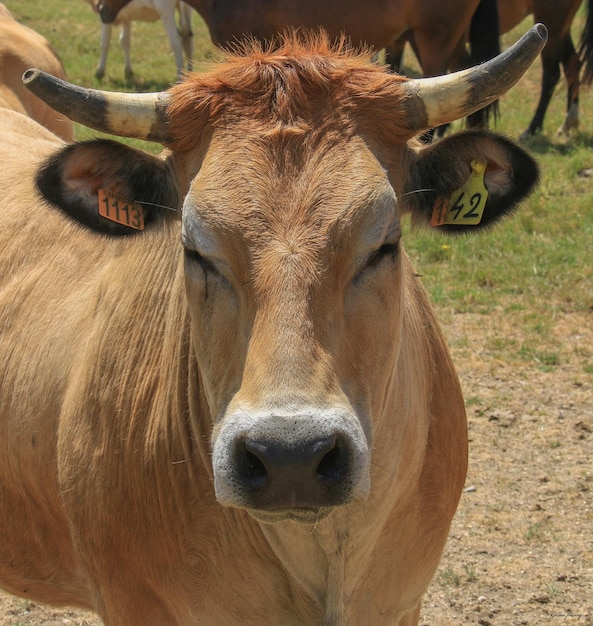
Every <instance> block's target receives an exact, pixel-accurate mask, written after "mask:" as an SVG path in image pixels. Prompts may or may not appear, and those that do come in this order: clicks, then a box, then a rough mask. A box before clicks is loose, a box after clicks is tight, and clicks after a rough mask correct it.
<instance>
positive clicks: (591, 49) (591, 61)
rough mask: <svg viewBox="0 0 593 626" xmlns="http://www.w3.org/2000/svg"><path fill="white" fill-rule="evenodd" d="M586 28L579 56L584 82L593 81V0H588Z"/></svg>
mask: <svg viewBox="0 0 593 626" xmlns="http://www.w3.org/2000/svg"><path fill="white" fill-rule="evenodd" d="M586 5H587V6H586V7H585V12H586V14H587V16H586V18H585V28H584V29H583V33H582V34H581V41H580V42H579V57H580V58H581V61H582V62H583V83H584V84H585V85H590V84H591V83H592V82H593V0H587V3H586Z"/></svg>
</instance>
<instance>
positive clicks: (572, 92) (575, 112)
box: [557, 34, 582, 135]
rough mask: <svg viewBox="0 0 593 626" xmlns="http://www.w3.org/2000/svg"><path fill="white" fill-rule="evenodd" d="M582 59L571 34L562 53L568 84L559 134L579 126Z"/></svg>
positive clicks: (567, 132) (566, 133)
mask: <svg viewBox="0 0 593 626" xmlns="http://www.w3.org/2000/svg"><path fill="white" fill-rule="evenodd" d="M581 66H582V63H581V60H580V59H579V55H578V54H577V53H576V50H575V48H574V44H573V42H572V39H571V37H570V34H569V35H568V36H567V37H566V39H565V40H564V48H563V54H562V69H563V71H564V77H565V78H566V85H567V90H566V91H567V94H566V98H567V102H566V118H565V119H564V123H563V124H562V126H561V127H560V128H559V129H558V133H557V134H558V135H568V134H569V133H570V131H571V130H576V129H577V128H578V127H579V88H580V82H581V81H580V73H581Z"/></svg>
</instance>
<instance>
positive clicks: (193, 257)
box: [185, 248, 217, 272]
mask: <svg viewBox="0 0 593 626" xmlns="http://www.w3.org/2000/svg"><path fill="white" fill-rule="evenodd" d="M185 258H186V259H187V260H188V261H191V262H192V263H197V264H198V265H199V266H200V267H201V268H202V269H203V270H204V272H216V271H217V270H216V266H215V265H214V263H212V261H210V260H208V259H207V258H206V257H205V256H202V255H201V254H200V253H199V252H198V251H197V250H190V249H189V248H185Z"/></svg>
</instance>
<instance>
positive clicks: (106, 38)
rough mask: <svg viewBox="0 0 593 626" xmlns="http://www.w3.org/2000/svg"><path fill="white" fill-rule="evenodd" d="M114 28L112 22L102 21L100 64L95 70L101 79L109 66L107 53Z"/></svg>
mask: <svg viewBox="0 0 593 626" xmlns="http://www.w3.org/2000/svg"><path fill="white" fill-rule="evenodd" d="M112 30H113V28H112V26H111V25H110V24H103V23H101V57H100V58H99V65H97V69H96V71H95V76H96V77H97V78H99V79H101V78H103V76H105V68H106V67H107V54H108V53H109V45H110V43H111V31H112Z"/></svg>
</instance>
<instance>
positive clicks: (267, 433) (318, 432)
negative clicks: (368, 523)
mask: <svg viewBox="0 0 593 626" xmlns="http://www.w3.org/2000/svg"><path fill="white" fill-rule="evenodd" d="M369 464H370V450H369V445H368V441H367V437H366V435H365V432H364V430H363V428H362V423H361V421H360V420H359V419H358V416H357V415H356V413H354V412H353V411H351V410H349V408H342V407H330V408H327V409H325V408H324V409H317V408H315V407H307V406H305V407H303V408H301V409H300V410H296V411H295V410H293V411H285V412H283V411H279V410H278V411H273V412H267V411H265V412H258V411H246V410H245V409H243V410H242V411H237V412H234V411H231V412H229V413H228V414H227V415H226V416H225V418H224V419H223V420H221V423H220V426H219V428H218V432H216V434H215V436H214V440H213V450H212V469H213V471H214V491H215V493H216V498H217V500H218V501H219V502H220V503H221V504H223V505H225V506H235V507H238V508H241V509H247V510H249V512H250V513H251V514H252V515H255V516H256V517H258V518H259V519H262V520H264V521H278V520H280V519H295V520H301V521H304V520H305V518H307V519H309V520H311V519H315V521H316V520H318V519H320V517H319V516H322V515H328V514H329V512H330V511H331V509H332V508H334V507H337V506H341V505H344V504H347V503H349V502H352V501H353V500H355V499H359V498H361V499H362V498H366V497H367V496H368V493H369V487H370V471H369Z"/></svg>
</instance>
